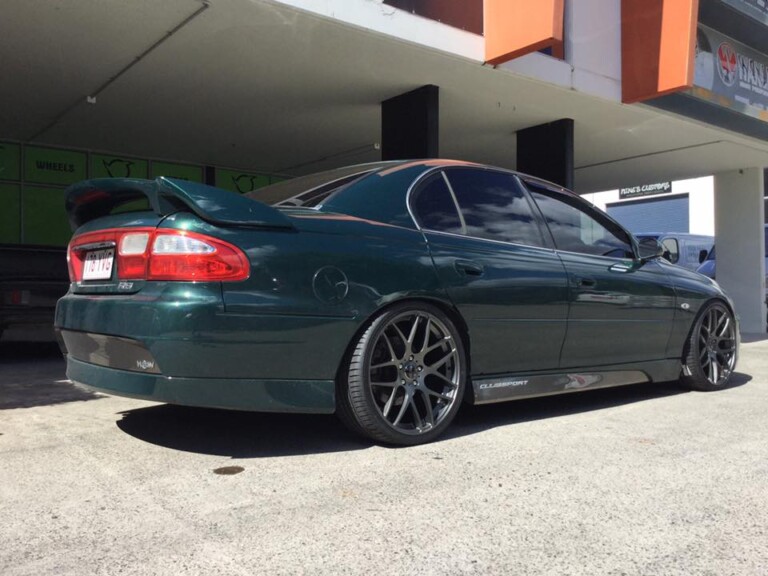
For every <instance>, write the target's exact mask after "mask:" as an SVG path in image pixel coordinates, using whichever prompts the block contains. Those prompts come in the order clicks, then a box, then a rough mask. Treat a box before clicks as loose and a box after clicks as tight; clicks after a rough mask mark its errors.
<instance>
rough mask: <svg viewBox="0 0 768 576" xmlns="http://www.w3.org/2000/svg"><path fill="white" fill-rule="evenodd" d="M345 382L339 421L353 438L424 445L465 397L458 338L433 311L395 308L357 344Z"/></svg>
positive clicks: (421, 307) (425, 306)
mask: <svg viewBox="0 0 768 576" xmlns="http://www.w3.org/2000/svg"><path fill="white" fill-rule="evenodd" d="M345 380H346V390H343V389H341V390H340V391H339V414H340V415H341V417H342V419H343V420H344V421H345V422H347V423H348V424H349V425H350V426H351V427H352V428H353V429H354V430H356V431H358V432H361V433H363V434H364V435H366V436H368V437H370V438H372V439H374V440H378V441H382V442H387V443H391V444H408V445H412V444H421V443H424V442H429V441H430V440H433V439H434V438H436V437H437V436H438V435H439V434H440V433H442V432H443V431H444V430H445V428H447V427H448V425H449V424H450V422H451V420H452V419H453V417H454V416H455V415H456V412H457V411H458V409H459V406H460V404H461V401H462V398H463V396H464V388H465V380H466V375H465V356H464V348H463V346H462V342H461V338H460V336H459V334H458V331H457V330H456V328H455V326H454V325H453V323H452V322H451V321H450V319H449V318H448V317H447V316H446V315H445V314H444V313H443V312H442V311H441V310H439V309H438V308H435V307H434V306H431V305H428V304H419V305H418V306H414V305H410V306H408V305H405V306H404V305H398V306H395V307H393V308H391V309H389V310H388V311H386V312H384V313H382V314H381V315H379V316H378V317H377V318H375V320H374V321H373V322H372V323H371V324H370V326H369V327H368V329H367V330H366V331H365V333H364V334H363V335H362V336H361V337H360V339H359V341H358V342H357V345H356V347H355V349H354V351H353V353H352V356H351V360H350V362H349V368H348V371H347V373H346V378H345Z"/></svg>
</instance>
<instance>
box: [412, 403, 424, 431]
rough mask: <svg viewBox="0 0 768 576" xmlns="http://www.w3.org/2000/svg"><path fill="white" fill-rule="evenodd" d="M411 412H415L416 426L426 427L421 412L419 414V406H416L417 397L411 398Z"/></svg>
mask: <svg viewBox="0 0 768 576" xmlns="http://www.w3.org/2000/svg"><path fill="white" fill-rule="evenodd" d="M411 412H412V413H413V425H414V426H416V428H419V429H421V428H424V419H423V418H422V417H421V414H419V407H418V406H416V402H415V399H413V398H412V399H411Z"/></svg>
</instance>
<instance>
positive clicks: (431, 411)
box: [422, 388, 435, 426]
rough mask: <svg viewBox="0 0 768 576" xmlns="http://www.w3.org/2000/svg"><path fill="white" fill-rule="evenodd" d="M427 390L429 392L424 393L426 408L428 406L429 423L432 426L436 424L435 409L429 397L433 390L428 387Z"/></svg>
mask: <svg viewBox="0 0 768 576" xmlns="http://www.w3.org/2000/svg"><path fill="white" fill-rule="evenodd" d="M424 391H425V389H422V393H423V392H424ZM426 392H427V393H426V394H424V404H425V405H426V408H427V424H429V425H430V426H434V425H435V414H434V409H433V408H432V401H431V400H430V398H429V396H430V393H431V392H432V391H431V390H429V389H428V388H427V389H426Z"/></svg>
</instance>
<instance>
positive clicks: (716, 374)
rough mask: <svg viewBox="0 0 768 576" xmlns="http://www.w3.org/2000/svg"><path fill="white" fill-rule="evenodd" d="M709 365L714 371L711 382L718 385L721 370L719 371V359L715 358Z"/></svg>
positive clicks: (712, 371)
mask: <svg viewBox="0 0 768 576" xmlns="http://www.w3.org/2000/svg"><path fill="white" fill-rule="evenodd" d="M709 365H710V366H711V367H712V369H711V374H712V379H711V382H712V384H717V381H718V380H719V370H718V368H719V366H718V364H717V358H716V357H715V358H711V359H710V362H709Z"/></svg>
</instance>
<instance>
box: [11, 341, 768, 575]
mask: <svg viewBox="0 0 768 576" xmlns="http://www.w3.org/2000/svg"><path fill="white" fill-rule="evenodd" d="M767 359H768V340H765V339H764V338H747V339H746V342H745V343H744V345H743V348H742V356H741V359H740V362H739V365H738V372H739V373H738V374H737V375H736V377H735V378H734V381H735V383H734V386H733V387H731V388H730V389H728V390H724V391H720V392H715V393H708V394H707V393H692V392H684V391H681V390H680V389H679V388H678V387H677V385H676V384H675V383H665V384H660V385H645V386H632V387H626V388H621V389H615V390H607V391H594V392H586V393H581V394H573V395H569V396H561V397H554V398H545V399H537V400H527V401H519V402H516V403H509V404H500V405H494V406H486V407H477V408H474V407H468V406H467V407H464V409H463V411H462V413H460V415H459V417H458V419H457V421H456V422H455V423H454V425H453V427H452V430H451V433H450V434H449V435H448V436H447V437H446V438H444V439H443V440H442V441H439V442H437V443H434V444H431V445H428V446H421V447H415V448H399V449H394V448H384V447H379V446H374V445H371V444H370V443H367V442H365V441H362V440H358V439H357V438H355V437H353V436H351V435H350V434H349V433H348V432H347V431H346V430H345V429H344V428H343V427H342V426H341V425H340V424H339V423H337V421H336V419H335V418H334V417H332V416H296V415H264V414H247V413H234V412H225V411H218V410H203V409H190V408H180V407H171V406H165V405H157V404H153V403H149V402H142V401H136V400H129V399H123V398H115V397H107V396H100V395H94V394H88V393H85V392H81V391H79V390H77V389H76V388H74V387H72V386H71V385H70V384H69V383H67V382H66V380H65V376H64V364H63V361H62V360H61V359H60V357H58V356H57V354H56V351H55V350H53V349H52V348H50V347H46V346H43V345H39V344H35V345H30V346H24V345H10V346H9V345H6V346H5V347H4V348H2V349H0V574H2V575H3V576H20V575H30V576H32V575H34V576H41V575H57V576H60V575H88V576H93V575H102V574H103V575H113V574H124V575H133V574H136V575H149V574H158V575H177V574H205V575H208V574H212V575H213V574H215V575H230V574H232V575H252V574H269V575H278V574H312V575H319V574H329V575H341V574H366V575H367V574H419V575H425V576H426V575H433V574H434V575H446V574H505V575H506V574H520V575H523V574H525V575H534V574H588V575H596V574H617V575H619V574H626V575H655V574H681V575H683V574H685V575H692V574H702V575H703V574H707V575H718V576H720V575H726V574H745V575H763V574H768V360H767Z"/></svg>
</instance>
